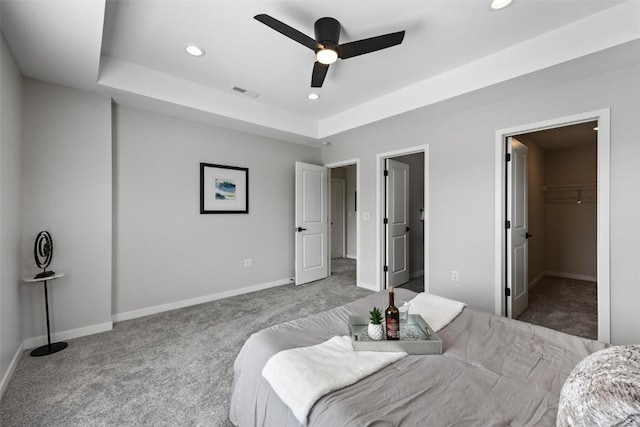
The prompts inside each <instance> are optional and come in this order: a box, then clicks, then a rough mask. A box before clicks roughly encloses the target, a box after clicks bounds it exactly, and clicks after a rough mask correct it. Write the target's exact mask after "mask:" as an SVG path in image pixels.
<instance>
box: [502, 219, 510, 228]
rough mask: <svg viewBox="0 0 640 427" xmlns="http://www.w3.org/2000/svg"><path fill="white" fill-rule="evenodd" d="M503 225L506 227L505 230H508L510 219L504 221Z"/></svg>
mask: <svg viewBox="0 0 640 427" xmlns="http://www.w3.org/2000/svg"><path fill="white" fill-rule="evenodd" d="M504 226H505V228H506V229H507V230H508V229H510V228H511V221H508V220H507V221H505V223H504Z"/></svg>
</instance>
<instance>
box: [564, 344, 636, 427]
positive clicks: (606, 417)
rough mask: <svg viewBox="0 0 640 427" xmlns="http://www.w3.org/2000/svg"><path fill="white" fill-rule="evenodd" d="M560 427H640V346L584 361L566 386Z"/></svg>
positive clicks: (609, 350)
mask: <svg viewBox="0 0 640 427" xmlns="http://www.w3.org/2000/svg"><path fill="white" fill-rule="evenodd" d="M556 426H557V427H565V426H620V427H622V426H640V345H624V346H615V347H610V348H607V349H605V350H600V351H598V352H595V353H593V354H591V355H589V356H587V357H585V358H584V359H583V360H582V361H580V363H578V365H576V367H575V368H574V370H573V371H572V372H571V374H570V375H569V378H567V381H566V382H565V383H564V385H563V386H562V391H561V392H560V403H559V404H558V417H557V419H556Z"/></svg>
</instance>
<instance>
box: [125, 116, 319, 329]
mask: <svg viewBox="0 0 640 427" xmlns="http://www.w3.org/2000/svg"><path fill="white" fill-rule="evenodd" d="M114 118H115V121H114V123H115V124H114V129H115V130H114V151H115V155H114V160H115V166H114V171H115V172H114V174H115V187H114V193H115V198H114V213H115V224H116V225H115V232H114V248H115V263H114V271H115V275H114V306H113V314H114V315H117V316H120V315H124V317H129V315H127V313H131V312H136V311H137V310H141V309H146V308H149V307H155V306H162V305H165V304H172V303H176V302H179V301H183V300H190V299H194V298H200V297H207V296H213V295H216V294H219V295H223V296H224V295H225V293H227V294H229V293H234V292H236V291H238V290H241V289H243V288H247V287H251V286H256V285H263V284H269V283H278V284H281V283H283V282H287V283H288V281H289V279H290V278H291V277H293V276H294V235H293V227H294V199H293V198H294V176H295V162H296V161H303V162H309V163H317V164H318V163H319V162H320V150H319V149H317V148H311V147H306V146H302V145H294V144H290V143H285V142H281V141H275V140H270V139H267V138H262V137H258V136H254V135H249V134H245V133H240V132H235V131H230V130H225V129H221V128H216V127H213V126H209V125H204V124H199V123H195V122H190V121H186V120H181V119H174V118H170V117H165V116H161V115H158V114H154V113H149V112H145V111H142V110H136V109H132V108H127V107H116V108H115V117H114ZM200 162H204V163H213V164H220V165H230V166H239V167H247V168H249V197H250V201H249V214H210V215H201V214H200V211H199V209H200V208H199V201H200V184H199V183H200V181H199V179H200V178H199V173H200V170H199V165H200ZM248 258H251V259H252V260H253V267H252V268H244V266H243V261H244V260H245V259H248Z"/></svg>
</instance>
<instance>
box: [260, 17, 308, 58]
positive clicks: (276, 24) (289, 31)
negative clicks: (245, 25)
mask: <svg viewBox="0 0 640 427" xmlns="http://www.w3.org/2000/svg"><path fill="white" fill-rule="evenodd" d="M253 18H254V19H256V20H258V21H260V22H262V23H263V24H264V25H266V26H267V27H271V28H273V29H274V30H276V31H277V32H279V33H280V34H283V35H285V36H287V37H289V38H290V39H292V40H295V41H297V42H298V43H300V44H302V45H304V46H306V47H308V48H309V49H313V50H316V49H318V48H319V46H318V42H317V41H315V40H314V39H312V38H311V37H309V36H308V35H306V34H304V33H301V32H300V31H298V30H296V29H295V28H293V27H290V26H288V25H287V24H285V23H284V22H280V21H278V20H277V19H275V18H272V17H270V16H269V15H266V14H264V13H263V14H260V15H256V16H254V17H253Z"/></svg>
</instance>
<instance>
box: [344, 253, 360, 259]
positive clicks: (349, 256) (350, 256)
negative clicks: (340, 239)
mask: <svg viewBox="0 0 640 427" xmlns="http://www.w3.org/2000/svg"><path fill="white" fill-rule="evenodd" d="M345 258H349V259H355V260H357V259H358V257H357V256H355V255H352V254H347V255H346V256H345Z"/></svg>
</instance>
